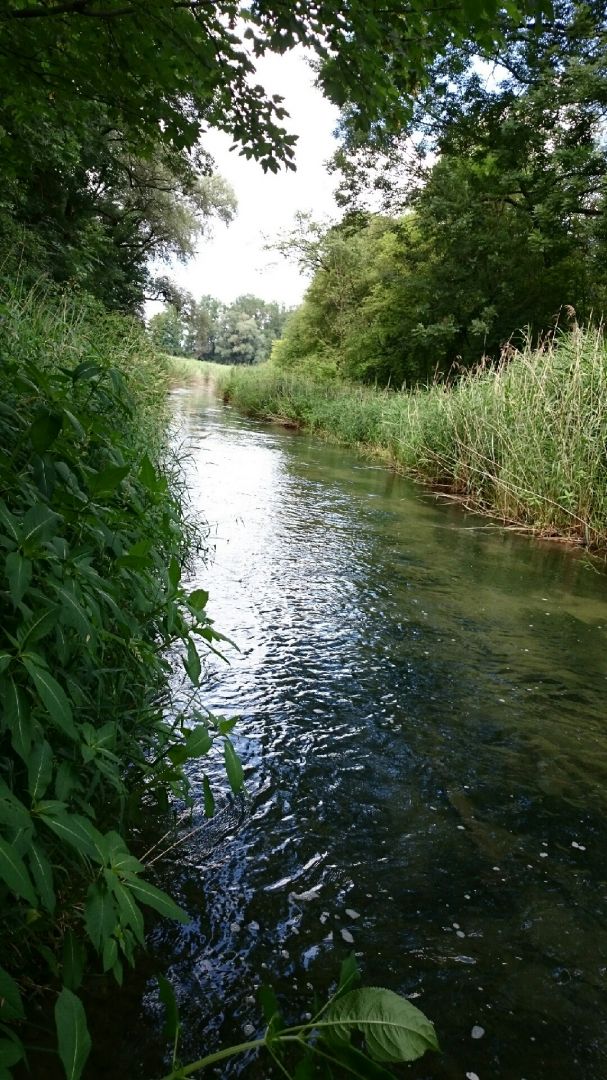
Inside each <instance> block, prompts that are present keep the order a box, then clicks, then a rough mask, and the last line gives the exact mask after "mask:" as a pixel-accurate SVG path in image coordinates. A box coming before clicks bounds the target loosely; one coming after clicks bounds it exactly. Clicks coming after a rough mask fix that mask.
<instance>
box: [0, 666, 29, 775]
mask: <svg viewBox="0 0 607 1080" xmlns="http://www.w3.org/2000/svg"><path fill="white" fill-rule="evenodd" d="M4 717H5V720H6V724H7V726H8V727H9V728H10V731H11V738H12V743H13V747H14V748H15V751H16V752H17V753H18V754H19V757H21V758H23V760H24V761H27V759H28V755H29V752H30V747H31V745H32V738H33V726H32V720H31V716H30V706H29V701H28V699H27V695H26V694H25V692H24V691H23V690H22V688H21V687H20V686H18V684H17V683H16V682H15V680H14V679H13V678H9V679H8V682H7V683H6V696H5V699H4Z"/></svg>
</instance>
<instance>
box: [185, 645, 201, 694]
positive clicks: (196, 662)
mask: <svg viewBox="0 0 607 1080" xmlns="http://www.w3.org/2000/svg"><path fill="white" fill-rule="evenodd" d="M183 666H184V668H185V669H186V671H187V673H188V675H189V677H190V679H191V681H192V682H193V684H194V686H198V683H199V680H200V672H201V666H200V657H199V655H198V650H197V648H196V645H195V643H194V641H192V638H191V637H189V638H188V655H187V656H186V657H184V661H183Z"/></svg>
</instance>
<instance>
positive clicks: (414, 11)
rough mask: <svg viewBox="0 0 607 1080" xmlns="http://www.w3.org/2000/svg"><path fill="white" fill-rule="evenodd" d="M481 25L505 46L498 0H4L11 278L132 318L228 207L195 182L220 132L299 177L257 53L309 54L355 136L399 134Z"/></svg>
mask: <svg viewBox="0 0 607 1080" xmlns="http://www.w3.org/2000/svg"><path fill="white" fill-rule="evenodd" d="M529 2H531V0H529ZM520 3H521V5H524V4H525V3H526V0H520ZM512 10H513V11H514V10H515V6H514V4H513V5H512ZM470 31H472V34H473V37H474V38H475V39H476V38H478V40H479V41H480V42H483V43H484V44H485V47H486V48H489V47H490V46H491V44H492V43H493V42H494V41H495V37H496V32H495V29H494V19H493V3H492V0H479V2H478V3H477V4H475V5H474V11H472V9H471V7H470V5H468V4H464V3H460V2H457V3H456V4H454V5H449V6H447V7H444V8H437V9H434V10H430V11H428V10H426V9H425V8H415V7H414V8H411V9H409V10H408V11H407V12H404V11H403V5H402V3H400V2H397V0H387V2H385V3H382V4H381V5H379V4H377V5H375V4H374V5H372V6H371V8H370V6H369V4H368V3H363V2H362V0H353V2H351V3H349V4H348V5H346V6H345V5H343V4H342V3H338V2H337V0H335V2H323V3H321V4H318V3H317V2H316V0H299V2H298V3H297V4H296V5H294V6H293V5H288V4H284V3H282V2H281V0H275V2H268V0H254V2H253V3H251V4H249V5H247V6H246V7H244V8H243V7H241V6H240V5H239V4H237V3H235V2H234V0H218V2H217V3H208V0H190V2H188V3H187V4H184V3H182V2H181V0H148V2H146V3H145V4H142V3H141V0H5V3H3V5H2V9H1V10H0V61H1V62H0V180H1V181H2V183H1V184H0V191H1V194H0V250H2V253H3V255H4V257H5V261H4V265H5V266H6V265H7V263H6V258H7V255H8V253H9V252H13V253H14V252H15V251H16V250H17V248H19V247H20V248H21V249H22V250H23V251H24V255H25V257H24V258H22V257H21V256H20V255H19V254H18V253H17V254H16V255H13V266H14V267H16V266H20V267H21V269H22V270H23V268H24V267H25V268H26V269H27V270H31V271H32V272H33V274H34V275H35V274H36V273H39V272H40V271H41V270H43V271H45V272H49V273H50V274H51V275H52V276H53V277H54V278H56V279H57V280H58V281H61V282H70V283H72V284H76V285H78V286H80V287H83V288H86V289H89V290H92V291H93V292H95V293H96V295H98V296H99V297H101V298H102V299H103V301H104V302H105V303H106V304H108V305H110V306H112V307H121V308H129V307H130V308H137V307H138V306H140V304H141V301H142V298H143V296H144V294H145V293H146V291H147V292H150V290H151V289H155V288H156V287H155V286H154V284H153V282H150V280H149V273H148V271H147V267H146V260H147V258H148V257H149V256H156V255H160V256H161V257H162V256H163V255H167V254H171V255H177V256H187V254H188V252H189V251H190V250H191V246H192V235H193V234H192V228H191V226H192V225H193V218H197V219H198V220H199V215H200V214H202V217H203V218H204V217H205V216H206V214H207V212H208V210H209V209H211V210H212V211H213V212H218V213H220V214H225V213H226V212H229V209H230V199H229V196H227V195H226V193H225V191H223V192H222V191H220V190H218V188H217V183H216V182H215V184H214V185H213V183H211V184H210V185H209V183H208V182H207V183H203V184H202V188H201V186H200V185H201V180H200V177H201V174H204V173H207V174H208V173H209V172H210V171H211V168H212V165H211V162H210V161H209V159H208V156H207V155H205V154H204V150H203V149H202V148H201V147H202V140H203V138H204V132H205V131H206V130H207V129H208V128H209V127H210V126H213V127H217V128H220V129H222V130H224V131H226V132H227V133H228V134H229V135H231V137H232V138H233V140H234V144H235V145H236V146H238V147H239V148H240V151H241V153H243V154H245V155H246V156H248V157H255V158H257V159H258V160H259V161H260V163H261V165H262V167H263V168H264V169H270V170H272V171H277V169H278V168H279V167H280V165H284V166H285V167H287V168H292V167H293V154H294V143H295V136H294V135H292V134H289V133H288V132H287V131H286V129H285V127H284V126H283V121H284V120H285V117H286V113H285V110H284V107H283V104H282V101H281V99H280V98H279V97H277V96H269V95H267V94H266V92H265V91H264V89H263V88H262V87H261V86H259V84H258V83H257V82H256V81H255V79H254V72H255V68H254V64H255V58H256V57H259V56H262V55H264V53H266V52H268V51H270V52H276V53H284V52H286V51H288V50H289V49H292V48H293V47H295V46H296V45H299V44H304V45H307V46H309V47H310V48H311V49H313V50H314V51H315V52H316V54H317V57H318V79H319V82H320V84H321V86H322V87H323V89H324V91H325V93H326V94H327V95H328V96H329V97H330V98H331V99H332V100H333V101H335V102H337V103H338V104H339V105H340V106H342V107H343V108H344V110H345V111H344V126H345V128H347V130H348V131H349V132H350V133H353V134H355V135H356V136H357V137H360V135H361V134H362V133H364V132H365V131H368V130H370V129H372V130H376V129H378V128H381V129H383V130H386V131H391V132H395V131H398V130H399V128H400V127H401V126H402V122H403V118H405V117H407V116H408V115H410V113H411V109H412V100H413V94H414V92H416V91H417V90H418V88H419V86H420V85H422V84H423V83H424V82H425V80H426V74H425V73H426V69H427V67H428V65H429V64H430V62H431V61H432V60H433V59H434V58H436V57H437V56H438V55H440V54H441V53H442V52H443V51H444V49H445V48H446V47H447V45H448V43H450V42H452V41H456V42H463V41H464V39H465V36H466V34H468V33H469V32H470ZM209 200H210V201H209Z"/></svg>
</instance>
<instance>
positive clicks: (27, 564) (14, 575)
mask: <svg viewBox="0 0 607 1080" xmlns="http://www.w3.org/2000/svg"><path fill="white" fill-rule="evenodd" d="M5 569H6V576H7V578H8V588H9V592H10V594H11V600H12V601H13V603H14V604H19V603H20V602H21V600H22V599H23V596H24V593H26V592H27V589H28V586H29V584H30V582H31V580H32V563H31V560H30V559H26V558H25V555H21V553H20V552H19V551H9V553H8V555H7V556H6V563H5Z"/></svg>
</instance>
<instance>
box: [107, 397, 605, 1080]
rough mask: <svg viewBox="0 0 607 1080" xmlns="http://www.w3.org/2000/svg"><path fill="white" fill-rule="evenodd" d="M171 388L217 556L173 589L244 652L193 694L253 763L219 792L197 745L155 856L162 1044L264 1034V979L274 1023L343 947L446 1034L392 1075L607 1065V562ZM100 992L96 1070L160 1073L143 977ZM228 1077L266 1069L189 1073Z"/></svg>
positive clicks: (529, 1073)
mask: <svg viewBox="0 0 607 1080" xmlns="http://www.w3.org/2000/svg"><path fill="white" fill-rule="evenodd" d="M174 400H175V414H176V418H177V421H178V424H179V426H180V430H181V434H182V438H183V439H184V440H185V444H186V445H187V447H188V450H189V455H190V457H189V460H188V463H187V466H186V467H187V470H188V473H189V480H190V490H191V497H192V503H193V508H194V510H195V512H196V513H198V514H199V515H200V516H201V517H204V518H205V519H206V520H207V521H208V522H209V524H210V526H211V543H212V546H213V547H214V549H215V553H214V560H213V561H212V563H211V565H210V566H208V567H207V566H202V565H201V566H200V567H199V568H196V569H195V571H194V574H193V580H192V584H193V585H204V587H205V588H209V589H210V592H211V601H210V610H211V614H212V616H213V618H214V619H215V620H216V624H217V625H218V627H219V628H221V629H222V630H223V631H224V632H225V633H227V634H229V635H230V636H231V637H232V638H233V639H235V641H236V642H237V643H238V644H239V646H240V650H241V651H240V652H239V653H235V652H234V653H232V654H231V656H230V661H231V663H230V665H229V666H226V665H225V664H221V663H220V662H217V663H213V664H211V665H210V666H209V670H208V678H207V682H206V685H205V688H204V703H205V704H206V705H207V706H208V707H209V708H211V709H212V710H213V711H215V712H218V713H221V714H229V715H232V714H235V713H238V714H239V715H240V717H241V721H240V724H239V726H238V729H237V731H238V735H237V738H236V744H237V747H238V750H239V752H240V754H241V756H242V758H243V761H244V763H245V769H246V776H247V796H246V799H245V800H243V801H242V802H233V801H231V800H229V798H228V796H227V794H226V792H225V779H224V777H223V775H222V769H221V763H220V762H219V761H218V762H213V763H212V764H211V774H212V776H213V777H214V781H215V784H216V786H217V789H218V791H219V793H220V794H219V800H218V801H219V805H220V810H219V813H218V815H217V817H216V818H215V819H214V820H213V821H211V822H209V823H207V824H204V822H203V819H202V817H201V814H200V810H199V809H198V807H199V806H200V804H201V799H199V798H197V804H196V808H195V809H194V812H193V818H192V822H191V823H190V824H191V825H192V826H193V827H196V826H198V825H201V824H202V825H203V827H202V828H201V829H200V830H199V831H198V832H197V833H196V834H195V835H194V836H192V838H191V839H189V840H187V839H185V840H184V842H183V843H182V844H181V846H180V847H178V848H177V849H175V850H174V851H173V852H172V853H169V855H167V857H166V860H165V861H164V863H163V869H162V876H163V878H162V879H163V883H164V884H165V885H166V887H168V888H170V889H171V890H172V891H173V892H174V893H176V894H177V896H178V897H180V898H181V900H182V902H183V903H184V904H185V906H186V908H187V910H188V911H189V912H190V913H191V915H192V922H191V924H190V925H189V926H187V927H185V928H183V927H174V926H167V925H166V924H163V925H162V926H159V927H157V928H156V930H155V931H154V932H153V933H152V935H151V941H150V958H149V960H148V965H149V972H150V973H151V971H152V970H163V971H165V973H166V974H168V976H169V977H170V978H171V980H172V981H173V983H174V985H175V987H176V989H177V993H178V996H179V999H180V1005H181V1013H182V1019H183V1023H184V1030H185V1036H184V1046H183V1049H184V1058H186V1059H187V1058H188V1057H193V1056H198V1055H200V1054H201V1053H203V1052H211V1051H212V1050H213V1049H216V1048H218V1047H219V1046H221V1045H227V1044H228V1043H230V1042H238V1041H240V1040H242V1039H243V1038H246V1037H252V1034H253V1032H256V1033H257V1032H259V1030H260V1024H259V1014H258V1010H257V1007H256V1005H255V1001H254V995H255V989H256V986H257V985H258V983H259V982H260V980H264V981H269V982H271V983H272V984H273V985H274V987H275V989H276V990H277V992H278V993H279V994H280V995H282V996H283V999H284V1000H286V1001H287V1002H288V1006H287V1011H288V1013H289V1016H290V1018H292V1019H293V1020H294V1021H295V1020H296V1019H297V1018H298V1017H300V1016H302V1014H303V1013H305V1012H306V1010H308V1009H309V1008H310V1007H311V1000H312V987H314V989H316V990H318V992H319V993H321V994H322V993H324V992H325V991H326V990H327V988H328V987H329V985H330V983H331V980H332V979H333V977H334V975H335V973H336V971H337V968H338V966H339V962H340V960H341V959H342V958H343V957H344V955H346V953H347V952H349V951H350V950H351V949H352V948H354V950H355V951H356V954H357V956H358V958H359V963H360V965H361V968H362V971H363V973H364V978H365V981H366V982H367V983H368V984H369V985H373V984H380V985H386V986H389V987H391V988H392V989H394V990H398V991H400V992H403V993H406V994H408V995H410V996H411V997H412V998H413V999H414V1000H415V1001H416V1003H417V1004H419V1005H420V1007H421V1008H422V1009H423V1010H424V1011H425V1012H426V1013H427V1015H428V1016H430V1017H431V1018H432V1019H433V1020H434V1021H435V1023H436V1026H437V1029H438V1031H439V1035H440V1039H441V1043H442V1047H443V1054H442V1055H441V1056H440V1057H438V1056H435V1057H434V1058H431V1057H428V1058H426V1059H424V1060H423V1061H422V1062H420V1063H418V1064H417V1065H416V1066H415V1067H413V1068H412V1069H409V1070H406V1069H405V1070H404V1071H403V1075H407V1076H410V1077H416V1078H422V1077H423V1078H452V1077H453V1078H454V1077H462V1078H463V1077H464V1076H466V1075H467V1074H476V1075H477V1076H478V1077H480V1080H490V1078H491V1080H493V1078H496V1077H499V1078H503V1080H510V1078H512V1080H515V1078H516V1080H544V1078H548V1077H550V1078H557V1080H559V1078H563V1080H564V1078H565V1077H567V1078H570V1077H599V1076H604V1075H607V1019H606V1018H605V1015H604V1011H603V1010H602V1009H601V1005H600V1002H601V988H602V985H603V983H604V976H605V966H606V964H607V929H606V919H605V915H606V910H605V909H606V907H607V884H606V881H605V869H606V865H607V864H606V861H605V854H604V853H605V850H606V843H605V841H606V836H605V833H606V824H605V823H606V821H607V813H606V811H607V734H606V732H605V706H604V699H605V689H606V680H607V652H606V649H605V643H606V636H607V634H606V630H607V579H605V577H603V576H601V575H599V574H597V573H596V572H593V570H592V568H591V567H589V566H588V565H587V563H585V562H584V560H582V559H580V558H579V557H577V556H576V555H575V554H573V553H571V552H570V551H565V550H561V549H558V548H549V547H546V546H542V545H541V544H538V543H535V542H533V541H531V540H529V539H526V538H521V537H519V536H516V535H512V534H509V533H504V532H502V531H499V530H492V529H491V528H488V527H487V525H486V522H483V521H481V520H479V519H476V518H474V517H471V516H468V515H465V514H464V513H462V512H461V511H460V510H459V509H457V508H455V507H446V506H437V505H436V503H435V501H434V500H433V498H432V497H431V496H429V495H428V494H426V493H424V492H423V491H421V490H420V489H419V488H417V487H415V486H413V485H412V484H409V483H408V482H407V481H405V480H403V479H401V478H399V477H396V476H394V475H393V474H392V473H390V472H388V471H386V470H385V469H383V468H380V467H377V466H376V465H373V464H369V463H368V462H366V461H365V460H363V459H359V458H358V457H356V456H355V455H354V454H352V453H350V452H347V451H343V450H340V449H335V448H331V447H327V446H326V445H323V444H322V443H319V442H317V441H315V440H314V439H312V438H309V437H306V436H302V435H292V434H286V433H284V432H282V431H276V430H273V429H268V428H261V427H259V426H257V425H255V424H252V423H250V422H248V421H246V420H243V419H242V418H240V417H238V416H237V415H235V414H234V413H232V412H231V411H230V410H222V409H219V408H218V407H217V406H214V405H213V404H209V403H208V402H207V403H206V404H204V403H203V402H202V401H201V399H200V398H197V397H196V395H195V394H194V393H189V394H187V395H186V394H182V395H176V396H175V399H174ZM192 780H193V784H194V790H195V792H196V793H197V795H198V794H199V792H200V782H201V776H200V775H199V774H197V772H196V770H193V773H192ZM221 792H223V795H222V794H221ZM185 830H186V826H185V825H184V835H185ZM351 942H353V944H351ZM119 1006H120V1009H119V1015H118V1016H116V1015H115V1011H112V1010H106V1009H105V1008H104V1010H103V1011H104V1013H105V1019H101V1018H99V1017H98V1026H100V1027H101V1029H102V1030H103V1027H104V1025H107V1026H106V1028H105V1032H106V1038H107V1040H110V1045H111V1047H112V1054H111V1059H112V1060H111V1067H110V1066H104V1065H103V1064H102V1063H101V1062H100V1061H96V1062H94V1063H93V1066H92V1071H91V1075H95V1076H97V1077H99V1078H101V1077H103V1076H105V1075H106V1074H107V1075H108V1076H110V1075H112V1076H115V1075H118V1073H120V1075H125V1076H126V1075H128V1076H129V1077H153V1076H157V1075H161V1074H162V1071H163V1041H162V1039H161V1037H160V1035H159V1027H160V1020H159V1017H160V1011H159V1006H158V1000H157V996H156V991H155V986H154V981H153V979H152V978H151V977H150V978H149V980H148V982H147V983H146V985H145V986H143V987H142V986H141V984H140V982H132V983H131V991H130V997H129V993H128V992H126V993H125V994H124V996H123V997H122V998H121V999H120V1001H119ZM473 1027H476V1028H480V1029H483V1032H484V1034H483V1035H482V1037H481V1038H478V1039H474V1038H472V1035H471V1032H472V1028H473ZM476 1034H478V1031H477V1032H476ZM107 1051H108V1043H107V1042H106V1048H105V1050H104V1053H103V1057H104V1058H105V1060H106V1062H107V1059H108V1053H107ZM165 1060H166V1059H165ZM245 1073H246V1075H247V1076H249V1077H253V1078H256V1080H260V1078H262V1077H263V1078H265V1077H271V1076H273V1075H277V1074H276V1073H275V1072H273V1071H272V1067H271V1065H270V1063H269V1062H268V1060H261V1059H260V1060H259V1061H258V1062H255V1061H253V1062H251V1061H242V1060H241V1061H236V1062H234V1063H232V1064H224V1065H222V1067H221V1069H220V1070H219V1071H218V1072H216V1073H215V1074H213V1073H209V1074H205V1075H216V1076H221V1077H226V1078H227V1077H236V1076H240V1075H244V1074H245Z"/></svg>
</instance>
